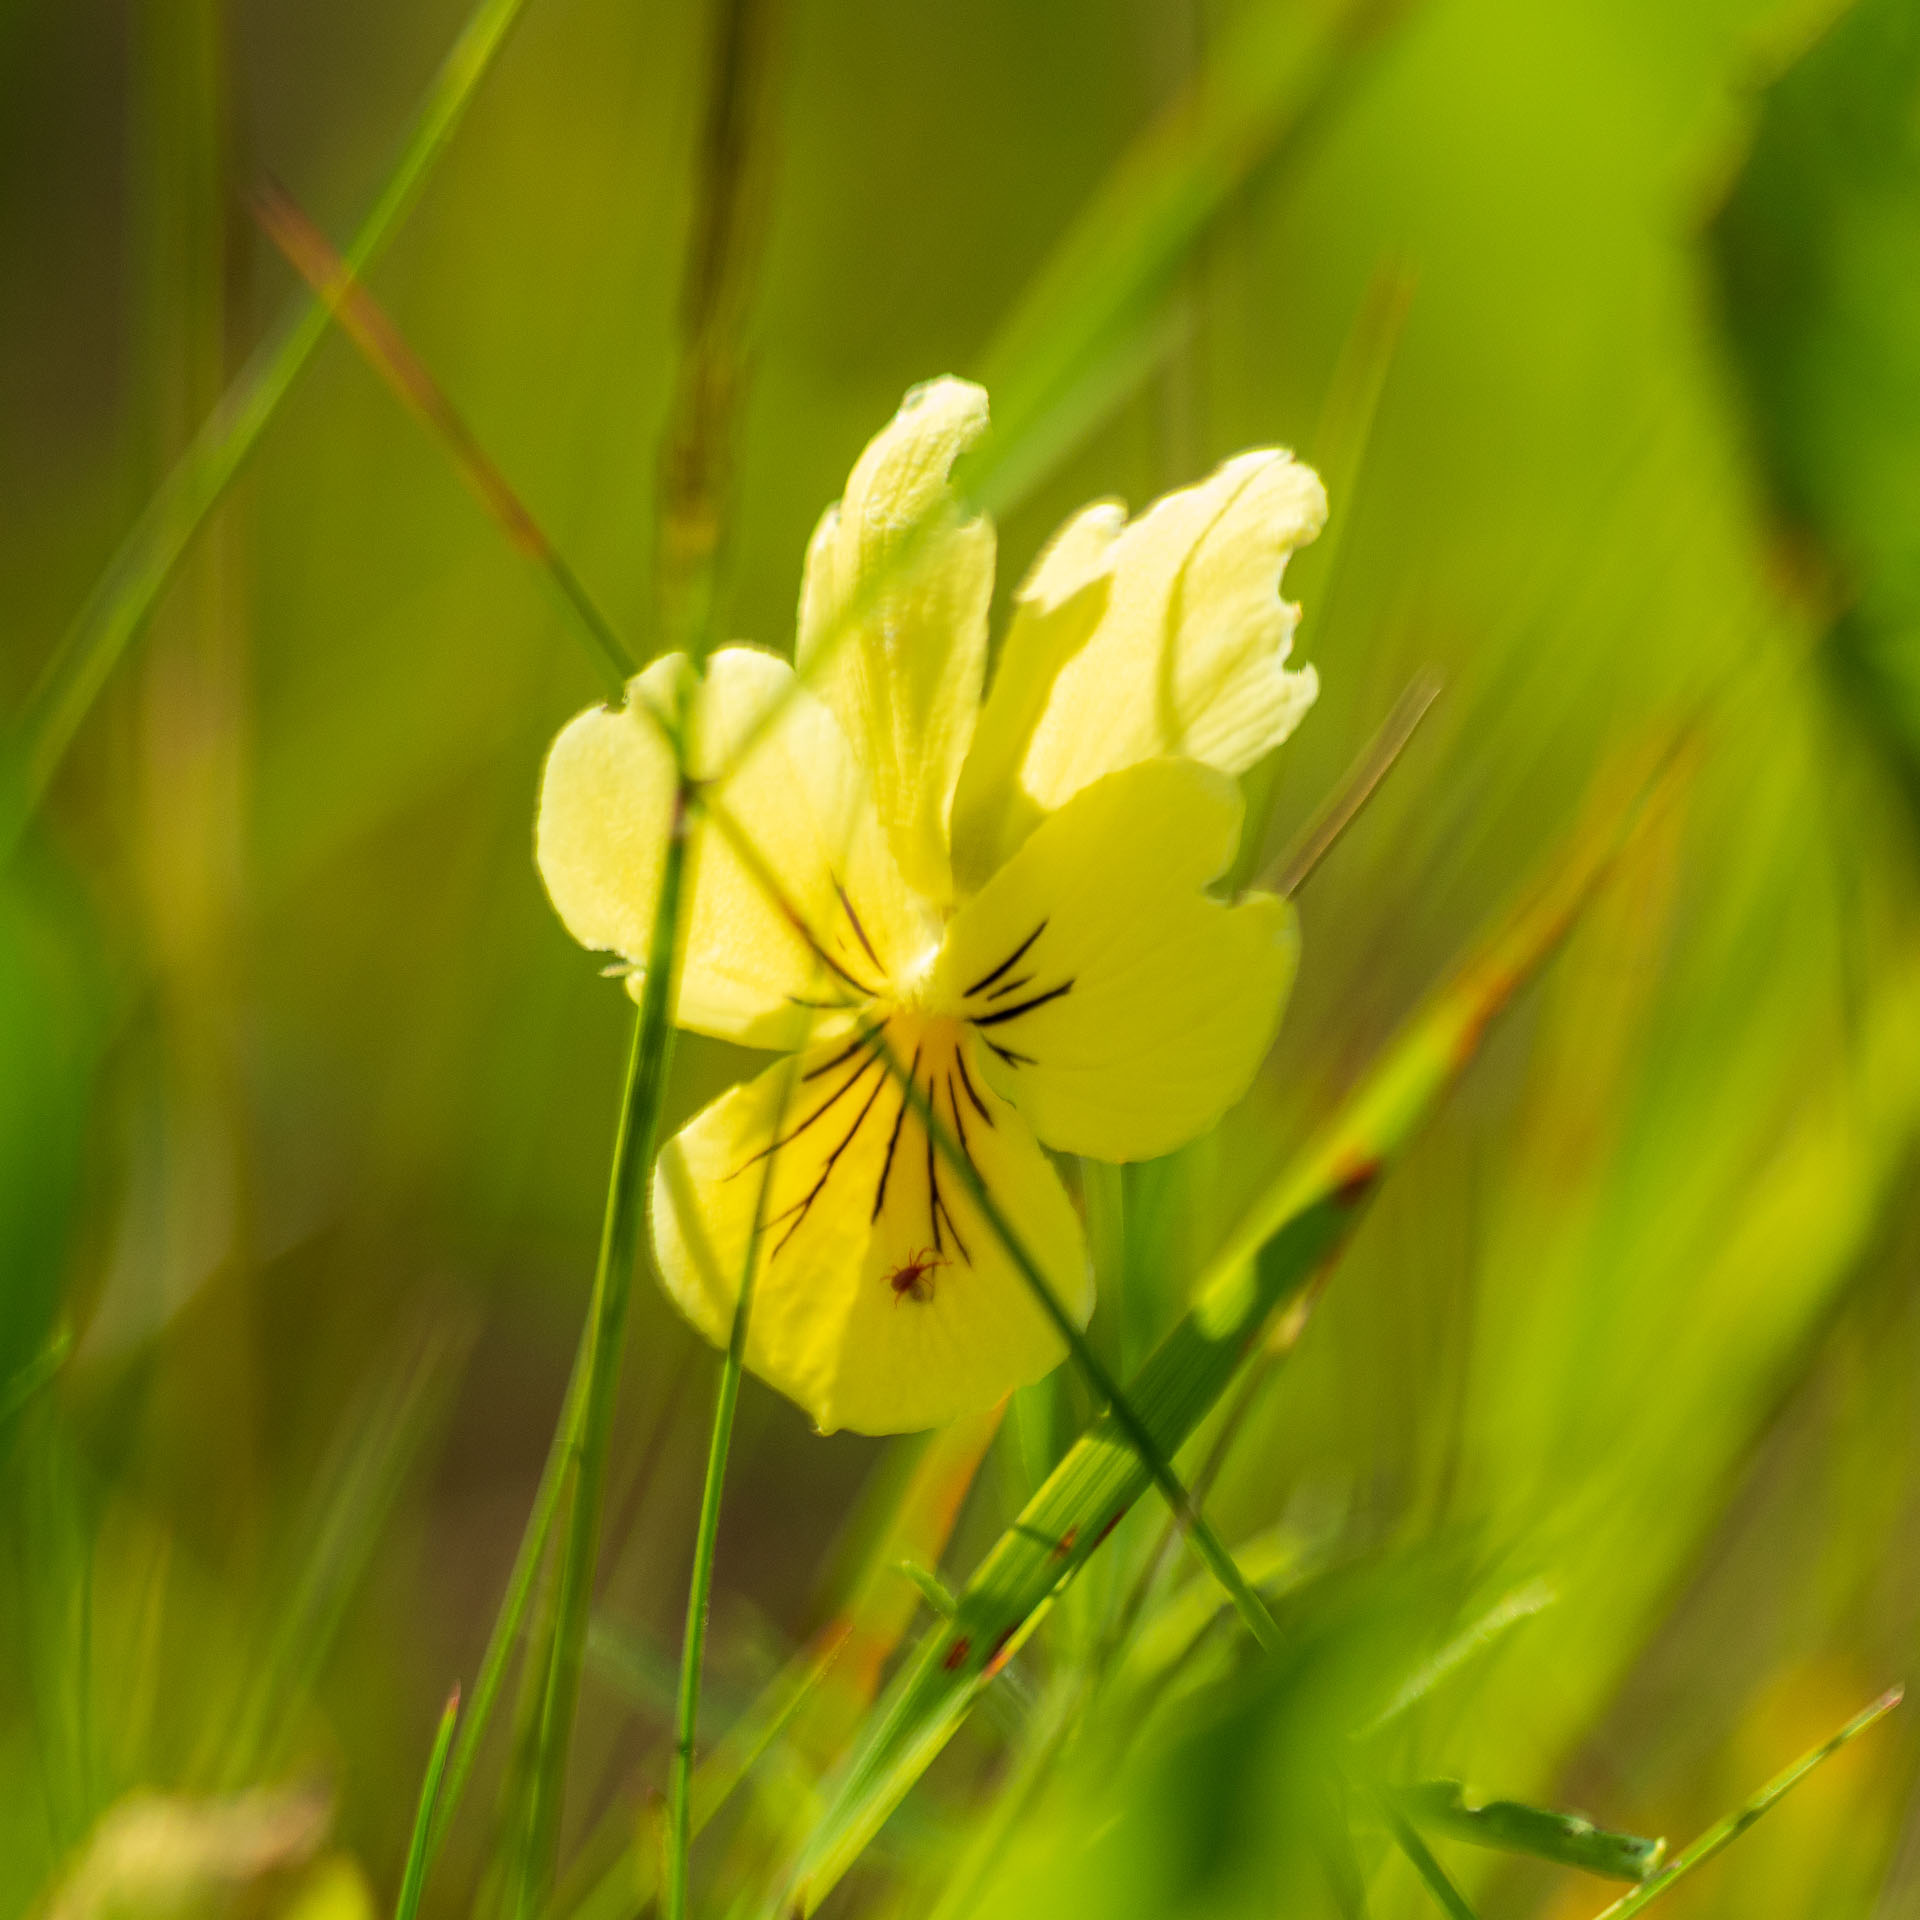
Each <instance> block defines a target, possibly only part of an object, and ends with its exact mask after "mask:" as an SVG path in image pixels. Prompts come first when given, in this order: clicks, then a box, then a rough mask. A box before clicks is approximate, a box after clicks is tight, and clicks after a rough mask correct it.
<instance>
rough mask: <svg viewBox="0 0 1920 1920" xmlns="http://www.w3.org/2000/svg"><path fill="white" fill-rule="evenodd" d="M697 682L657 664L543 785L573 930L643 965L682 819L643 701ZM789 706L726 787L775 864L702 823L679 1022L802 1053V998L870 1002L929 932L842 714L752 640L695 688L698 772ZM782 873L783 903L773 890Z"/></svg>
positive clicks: (740, 819)
mask: <svg viewBox="0 0 1920 1920" xmlns="http://www.w3.org/2000/svg"><path fill="white" fill-rule="evenodd" d="M690 682H691V674H690V669H689V668H688V665H687V662H686V659H685V657H684V656H683V655H678V654H676V655H672V656H669V657H668V658H666V659H662V660H656V661H655V662H654V663H653V665H652V666H650V667H648V668H647V670H646V671H645V672H644V673H642V674H640V675H639V676H638V677H637V678H636V679H635V680H634V681H633V682H632V683H631V685H630V686H629V688H628V697H627V704H626V705H625V706H624V707H622V708H621V709H619V710H618V711H617V712H616V711H614V710H612V709H610V708H607V707H593V708H590V709H589V710H588V711H587V712H585V713H582V714H579V715H577V716H576V717H575V718H574V719H573V720H571V721H569V722H568V724H567V725H566V726H565V727H564V728H563V729H562V730H561V732H560V735H559V738H558V739H556V740H555V741H554V743H553V747H552V749H551V750H550V752H549V753H548V755H547V765H546V771H545V774H544V775H543V777H542V780H541V788H540V810H539V817H538V823H537V825H536V828H535V853H536V857H537V859H538V861H539V866H540V873H541V877H542V878H543V879H544V880H545V881H546V884H547V891H548V893H549V894H550V895H551V896H552V898H553V904H554V906H555V907H556V908H557V909H558V911H559V914H560V917H561V919H562V920H563V921H565V922H566V926H567V930H568V931H569V932H570V933H571V934H572V935H573V937H574V938H575V939H576V940H578V941H579V942H580V943H581V944H582V945H583V946H588V947H601V948H606V949H608V950H610V951H611V952H614V953H617V954H620V955H621V956H622V957H623V958H625V959H627V960H629V961H631V962H633V963H634V964H635V965H636V966H637V967H638V966H644V964H645V962H646V959H647V955H648V952H649V948H650V946H651V942H652V935H653V916H654V908H655V902H656V899H657V896H658V893H659V888H660V869H661V863H662V859H663V857H664V854H665V849H666V843H667V836H668V833H669V832H670V830H671V826H672V816H673V795H674V786H675V780H674V766H673V756H672V753H671V751H670V750H669V748H668V746H667V743H666V739H665V736H664V735H663V733H662V732H661V730H660V728H659V727H658V726H656V725H655V724H654V722H653V720H652V719H650V718H649V717H648V714H647V713H646V711H644V709H643V706H642V703H646V705H649V706H651V707H652V709H653V711H654V712H655V713H659V714H670V713H672V711H673V710H674V707H675V704H676V700H677V698H678V695H679V693H680V691H681V690H682V689H683V688H685V687H686V686H688V685H689V684H690ZM776 703H784V704H781V705H780V707H779V714H778V717H777V718H776V719H775V720H774V721H773V723H772V724H771V725H770V726H769V727H768V728H767V729H766V731H765V732H764V733H762V734H761V735H760V737H759V739H758V740H757V741H756V742H755V743H754V745H753V746H752V748H751V750H750V751H749V752H748V754H747V756H746V758H745V759H744V760H743V761H741V763H740V765H739V766H738V768H737V769H736V770H735V771H734V772H733V773H732V775H731V777H729V778H728V779H727V780H726V781H725V782H724V783H722V784H721V785H720V786H719V787H718V789H717V791H716V794H715V800H716V803H717V804H718V805H720V806H723V807H724V808H725V809H726V810H727V813H728V815H729V817H730V819H731V821H732V823H733V824H734V825H735V826H736V827H737V829H738V831H739V833H740V834H741V835H742V836H743V837H744V838H745V839H746V840H747V841H748V842H749V843H750V845H751V846H752V847H753V849H754V850H755V853H756V855H757V863H758V864H759V865H760V866H761V868H762V870H763V873H762V875H760V876H757V875H756V874H755V872H754V871H753V868H752V867H751V866H749V865H748V864H746V863H744V862H743V861H742V859H741V857H740V855H739V853H738V852H737V851H736V849H735V846H734V844H733V843H732V842H731V841H729V840H728V839H727V838H726V837H725V835H724V834H723V833H722V832H721V831H720V830H719V829H717V828H716V827H714V826H713V825H711V824H710V823H709V822H708V820H707V819H706V818H705V817H704V815H702V816H697V817H696V820H695V824H694V827H693V830H692V838H691V841H690V844H689V848H688V874H687V879H688V907H687V913H686V926H687V933H686V944H685V947H684V949H683V952H684V959H683V963H682V968H681V982H680V1001H679V1009H678V1013H677V1016H676V1017H677V1018H678V1020H679V1022H680V1024H681V1025H683V1026H687V1027H692V1028H695V1029H697V1030H698V1031H700V1032H702V1033H711V1034H715V1035H718V1036H719V1037H720V1038H722V1039H727V1040H735V1041H739V1042H741V1043H742V1044H744V1045H747V1046H756V1047H789V1046H797V1045H799V1044H800V1042H801V1040H802V1039H803V1037H804V1036H805V1034H806V1032H807V1030H808V1025H809V1021H810V1018H811V1014H810V1010H809V1008H808V1007H807V1006H805V1005H802V1004H801V1003H802V1002H804V1001H810V1000H819V999H822V998H834V997H840V998H846V999H854V1000H859V999H864V998H866V997H867V996H868V995H870V994H872V993H874V992H878V991H880V990H881V989H882V988H883V987H884V986H885V984H886V981H887V978H888V977H889V976H890V975H892V974H894V973H896V972H900V971H904V970H905V969H906V968H908V967H909V966H910V965H911V964H912V963H913V961H914V960H915V958H916V957H917V956H918V954H919V953H921V952H923V951H924V949H925V946H926V945H927V943H928V940H929V929H928V926H927V924H926V922H925V921H924V919H923V917H922V915H923V910H922V909H920V908H919V906H918V905H917V903H916V902H915V901H914V900H913V899H912V898H911V896H910V895H909V894H908V893H907V890H906V888H905V887H904V886H903V885H902V883H901V880H900V875H899V871H898V869H897V868H896V867H895V865H894V862H893V857H892V855H891V854H890V853H889V851H888V849H887V845H886V839H885V836H884V835H883V834H882V833H881V832H880V829H879V824H878V822H877V820H876V819H875V816H874V812H873V807H872V804H871V801H870V800H869V798H868V796H867V791H866V785H865V781H864V779H863V778H862V776H861V774H860V771H859V769H858V768H857V767H856V766H855V764H854V762H853V757H852V755H851V753H850V752H849V751H848V748H847V743H846V740H845V738H844V736H843V735H842V734H841V732H840V729H839V726H838V724H837V723H836V722H835V720H834V718H833V716H832V714H830V713H829V712H828V711H827V710H826V708H825V707H824V706H822V705H821V703H820V702H819V701H818V700H816V699H814V698H813V697H812V695H810V694H809V693H807V691H806V690H805V689H804V688H801V687H798V686H796V685H795V684H794V674H793V669H792V668H791V667H789V666H788V665H787V663H786V662H785V661H784V660H779V659H776V658H775V657H774V656H773V655H772V654H768V653H761V652H759V651H757V650H756V649H754V648H751V647H729V648H726V649H723V650H722V651H721V652H719V653H716V654H715V655H714V656H713V658H712V660H711V661H710V662H709V663H708V668H707V674H706V677H705V679H704V681H703V682H702V683H701V684H700V687H699V690H698V693H697V695H696V696H695V697H694V702H693V706H694V711H693V716H692V724H691V742H690V770H691V771H692V773H693V774H694V775H695V777H696V778H701V779H710V778H712V776H713V775H715V774H716V773H718V772H720V771H721V770H722V769H723V768H725V767H727V766H729V765H730V764H731V763H732V761H733V759H734V758H735V756H736V753H737V750H738V747H739V745H740V743H741V742H742V741H743V740H744V739H745V738H746V736H747V735H748V733H749V732H750V731H751V730H752V729H753V728H754V727H755V726H756V724H757V723H758V721H759V720H760V718H761V716H762V715H763V714H765V713H766V712H767V711H768V710H769V709H770V708H772V707H774V706H775V704H776ZM764 876H771V877H772V878H774V879H775V880H776V881H777V882H778V885H779V888H780V893H781V899H780V901H778V902H776V901H775V900H773V899H771V898H769V896H768V894H767V891H766V890H765V888H764V887H763V885H762V884H761V880H762V877H764Z"/></svg>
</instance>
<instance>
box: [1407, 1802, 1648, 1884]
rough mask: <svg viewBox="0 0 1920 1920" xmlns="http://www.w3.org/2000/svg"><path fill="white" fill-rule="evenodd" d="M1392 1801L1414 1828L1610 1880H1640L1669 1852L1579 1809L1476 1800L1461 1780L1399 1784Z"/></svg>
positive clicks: (1635, 1834) (1638, 1835)
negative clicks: (1600, 1823)
mask: <svg viewBox="0 0 1920 1920" xmlns="http://www.w3.org/2000/svg"><path fill="white" fill-rule="evenodd" d="M1393 1799H1394V1802H1395V1804H1396V1805H1397V1806H1398V1807H1399V1809H1400V1811H1401V1812H1402V1813H1404V1814H1405V1815H1406V1817H1407V1818H1408V1819H1409V1820H1411V1821H1412V1822H1413V1823H1414V1825H1415V1826H1419V1827H1430V1828H1432V1829H1433V1830H1434V1831H1435V1832H1437V1833H1444V1834H1447V1835H1449V1836H1450V1837H1451V1838H1453V1839H1455V1840H1464V1841H1466V1842H1467V1844H1468V1845H1469V1846H1475V1847H1491V1848H1493V1849H1494V1850H1495V1851H1497V1852H1500V1853H1526V1854H1531V1855H1533V1856H1534V1858H1536V1859H1539V1860H1551V1861H1553V1862H1554V1864H1555V1865H1556V1866H1562V1867H1577V1868H1578V1869H1579V1870H1580V1871H1581V1872H1582V1873H1593V1874H1598V1875H1600V1876H1601V1877H1602V1878H1603V1879H1607V1880H1631V1881H1634V1882H1635V1883H1636V1884H1637V1883H1638V1882H1640V1881H1642V1880H1645V1879H1646V1878H1647V1877H1648V1876H1649V1875H1650V1874H1652V1873H1654V1872H1655V1871H1656V1870H1657V1869H1658V1867H1659V1865H1660V1862H1661V1860H1662V1859H1663V1858H1664V1857H1665V1855H1666V1851H1667V1843H1666V1842H1665V1841H1664V1840H1649V1839H1646V1838H1644V1837H1642V1836H1641V1835H1640V1834H1637V1833H1613V1832H1610V1831H1609V1830H1608V1829H1607V1828H1605V1827H1596V1826H1595V1825H1594V1824H1593V1822H1592V1821H1591V1820H1586V1819H1582V1818H1581V1816H1580V1815H1579V1814H1577V1813H1555V1812H1553V1811H1552V1810H1551V1809H1550V1808H1546V1807H1529V1806H1525V1805H1523V1804H1522V1803H1521V1802H1520V1801H1517V1800H1485V1801H1480V1802H1478V1803H1474V1802H1471V1801H1470V1800H1469V1799H1468V1797H1467V1793H1466V1790H1465V1789H1464V1788H1463V1787H1462V1786H1461V1784H1460V1782H1459V1781H1458V1780H1427V1781H1423V1782H1421V1784H1420V1785H1418V1786H1415V1787H1403V1788H1400V1789H1399V1790H1398V1791H1396V1792H1395V1793H1394V1794H1393Z"/></svg>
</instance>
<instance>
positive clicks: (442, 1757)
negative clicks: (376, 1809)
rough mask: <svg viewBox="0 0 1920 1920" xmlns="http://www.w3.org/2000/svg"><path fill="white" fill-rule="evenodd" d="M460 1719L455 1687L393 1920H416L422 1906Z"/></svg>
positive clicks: (430, 1762) (423, 1787) (443, 1715)
mask: <svg viewBox="0 0 1920 1920" xmlns="http://www.w3.org/2000/svg"><path fill="white" fill-rule="evenodd" d="M459 1718H460V1689H459V1688H458V1687H457V1686H456V1687H455V1688H454V1690H453V1691H452V1692H451V1693H450V1694H449V1695H448V1696H447V1704H446V1706H445V1707H443V1708H442V1709H441V1712H440V1725H439V1727H438V1729H437V1730H436V1731H435V1733H434V1736H433V1751H432V1752H431V1753H430V1754H428V1756H427V1771H426V1774H425V1776H424V1777H423V1778H422V1779H421V1782H420V1804H419V1806H418V1807H417V1808H416V1809H415V1810H414V1816H413V1838H412V1839H411V1840H409V1841H408V1843H407V1864H406V1870H405V1871H404V1872H403V1873H402V1874H401V1876H400V1897H399V1899H398V1900H396V1901H395V1902H394V1908H393V1920H413V1916H414V1914H415V1913H416V1912H418V1910H419V1907H420V1895H421V1893H422V1891H423V1890H424V1889H425V1887H426V1884H427V1861H428V1859H429V1858H430V1856H431V1854H432V1850H433V1819H434V1808H435V1807H436V1806H437V1805H438V1804H439V1800H440V1782H441V1780H442V1779H443V1778H444V1777H445V1775H446V1771H447V1755H448V1753H449V1752H450V1751H451V1750H452V1747H453V1729H454V1726H455V1724H456V1722H457V1721H458V1720H459Z"/></svg>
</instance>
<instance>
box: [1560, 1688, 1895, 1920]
mask: <svg viewBox="0 0 1920 1920" xmlns="http://www.w3.org/2000/svg"><path fill="white" fill-rule="evenodd" d="M1905 1695H1906V1689H1905V1688H1904V1687H1891V1688H1889V1689H1888V1690H1887V1691H1886V1692H1885V1693H1883V1694H1882V1695H1881V1696H1880V1698H1879V1699H1878V1700H1876V1701H1874V1702H1873V1704H1872V1705H1871V1706H1869V1707H1865V1708H1863V1709H1862V1710H1861V1711H1860V1712H1859V1713H1856V1714H1855V1715H1854V1716H1853V1718H1852V1719H1851V1720H1849V1721H1848V1722H1847V1724H1846V1725H1845V1726H1844V1727H1842V1728H1841V1729H1840V1731H1839V1732H1838V1733H1836V1734H1834V1735H1832V1736H1831V1738H1829V1739H1826V1740H1823V1741H1822V1742H1821V1743H1820V1744H1819V1745H1818V1746H1817V1747H1814V1748H1812V1749H1811V1750H1810V1751H1809V1752H1806V1753H1803V1754H1802V1755H1801V1756H1800V1758H1799V1759H1798V1760H1796V1761H1795V1762H1794V1763H1793V1765H1792V1766H1790V1767H1789V1768H1787V1770H1786V1771H1785V1772H1784V1773H1780V1774H1776V1775H1775V1776H1774V1777H1773V1778H1772V1779H1771V1780H1769V1781H1768V1782H1767V1784H1766V1785H1765V1786H1764V1787H1762V1788H1761V1789H1760V1791H1759V1792H1758V1793H1756V1794H1755V1795H1754V1796H1753V1798H1752V1799H1751V1800H1749V1801H1747V1802H1746V1804H1745V1805H1744V1806H1741V1807H1737V1808H1736V1809H1735V1810H1734V1811H1733V1812H1732V1813H1730V1814H1728V1815H1727V1817H1726V1818H1725V1819H1724V1820H1717V1821H1715V1822H1714V1824H1713V1825H1712V1826H1710V1827H1709V1828H1708V1829H1707V1830H1706V1832H1705V1833H1703V1834H1702V1835H1701V1836H1700V1838H1699V1839H1698V1840H1696V1841H1694V1843H1693V1844H1692V1845H1691V1846H1690V1847H1687V1848H1685V1849H1683V1850H1682V1851H1681V1852H1680V1853H1677V1854H1676V1855H1675V1856H1674V1858H1673V1862H1672V1864H1671V1865H1670V1866H1668V1867H1667V1868H1666V1869H1665V1870H1664V1871H1662V1872H1660V1873H1657V1874H1655V1875H1654V1877H1653V1878H1652V1879H1651V1880H1647V1881H1644V1882H1643V1883H1642V1884H1641V1885H1639V1886H1637V1887H1635V1888H1634V1890H1633V1891H1632V1892H1631V1893H1628V1894H1623V1895H1622V1896H1621V1897H1620V1898H1619V1899H1618V1900H1616V1901H1615V1902H1614V1903H1613V1905H1612V1906H1610V1907H1608V1908H1607V1909H1606V1910H1605V1911H1604V1912H1602V1913H1600V1914H1599V1915H1597V1916H1596V1920H1626V1917H1627V1915H1628V1914H1631V1913H1639V1912H1640V1911H1642V1909H1644V1908H1646V1907H1649V1906H1651V1905H1652V1904H1653V1902H1654V1901H1656V1900H1658V1899H1659V1898H1660V1896H1661V1895H1662V1894H1663V1893H1665V1892H1666V1891H1667V1890H1668V1888H1670V1887H1671V1886H1673V1884H1674V1883H1675V1882H1676V1881H1679V1880H1684V1879H1685V1878H1686V1877H1687V1875H1688V1874H1690V1873H1691V1872H1693V1870H1694V1869H1695V1868H1696V1867H1703V1866H1705V1865H1706V1863H1707V1862H1708V1861H1709V1860H1711V1859H1712V1858H1713V1856H1714V1855H1715V1854H1716V1853H1720V1852H1723V1851H1724V1850H1725V1849H1726V1848H1728V1847H1730V1846H1731V1845H1732V1844H1733V1843H1734V1841H1736V1840H1737V1839H1739V1837H1740V1836H1741V1835H1742V1834H1743V1833H1745V1832H1746V1830H1747V1829H1748V1828H1749V1827H1750V1826H1752V1825H1753V1823H1754V1822H1755V1821H1756V1820H1758V1819H1760V1818H1761V1817H1762V1816H1763V1815H1764V1814H1767V1813H1770V1812H1771V1811H1772V1810H1773V1809H1774V1807H1776V1806H1777V1805H1778V1804H1779V1803H1780V1802H1781V1801H1782V1800H1784V1799H1785V1798H1786V1796H1787V1795H1788V1794H1790V1793H1791V1792H1792V1791H1793V1790H1794V1788H1795V1787H1797V1786H1798V1785H1799V1784H1800V1782H1801V1781H1802V1780H1804V1779H1805V1778H1806V1777H1807V1775H1808V1774H1810V1773H1811V1772H1812V1771H1813V1770H1814V1768H1815V1767H1818V1766H1821V1765H1823V1764H1824V1763H1825V1762H1826V1761H1828V1760H1831V1759H1832V1758H1833V1756H1834V1755H1835V1754H1836V1753H1838V1752H1839V1751H1840V1749H1841V1748H1842V1747H1844V1746H1845V1745H1846V1744H1847V1743H1848V1741H1850V1740H1853V1739H1856V1738H1858V1736H1859V1735H1861V1734H1863V1733H1865V1732H1866V1730H1867V1729H1868V1728H1869V1727H1870V1726H1872V1725H1873V1724H1874V1722H1875V1721H1876V1720H1881V1719H1884V1718H1885V1717H1886V1715H1888V1714H1890V1713H1891V1712H1892V1711H1893V1710H1894V1708H1895V1707H1897V1706H1898V1705H1899V1704H1900V1702H1901V1700H1902V1699H1903V1698H1904V1697H1905Z"/></svg>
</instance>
